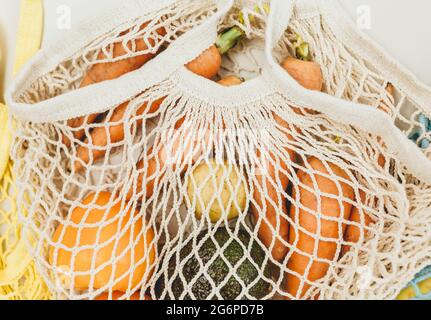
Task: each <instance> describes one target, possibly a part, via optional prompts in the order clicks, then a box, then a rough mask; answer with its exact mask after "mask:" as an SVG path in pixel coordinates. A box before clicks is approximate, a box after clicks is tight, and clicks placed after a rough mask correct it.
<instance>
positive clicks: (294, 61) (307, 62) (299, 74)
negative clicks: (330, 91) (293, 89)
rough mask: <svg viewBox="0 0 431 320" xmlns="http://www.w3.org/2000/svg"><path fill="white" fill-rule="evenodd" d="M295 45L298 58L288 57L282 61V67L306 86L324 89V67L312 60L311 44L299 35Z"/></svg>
mask: <svg viewBox="0 0 431 320" xmlns="http://www.w3.org/2000/svg"><path fill="white" fill-rule="evenodd" d="M294 45H295V49H296V50H295V51H296V58H293V57H288V58H286V59H285V60H284V61H283V62H282V63H281V65H282V67H283V68H284V69H285V70H286V71H287V72H288V73H289V74H290V75H291V76H292V78H294V79H295V80H296V81H297V82H298V83H299V84H301V85H302V86H303V87H304V88H306V89H308V90H315V91H322V89H323V84H324V83H323V74H322V69H321V68H320V66H319V64H318V63H316V62H314V61H311V59H312V57H311V52H310V49H309V44H308V43H306V42H304V41H303V40H302V38H301V37H300V36H299V35H298V36H297V38H296V41H295V42H294Z"/></svg>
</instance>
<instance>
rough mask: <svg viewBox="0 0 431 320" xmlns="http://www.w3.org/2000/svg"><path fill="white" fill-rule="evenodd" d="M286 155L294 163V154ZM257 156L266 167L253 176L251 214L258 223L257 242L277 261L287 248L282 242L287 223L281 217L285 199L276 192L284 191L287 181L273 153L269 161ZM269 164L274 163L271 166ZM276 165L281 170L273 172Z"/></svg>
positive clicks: (287, 233) (282, 256)
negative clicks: (259, 241)
mask: <svg viewBox="0 0 431 320" xmlns="http://www.w3.org/2000/svg"><path fill="white" fill-rule="evenodd" d="M286 153H287V154H288V155H289V158H290V159H291V160H292V161H294V159H295V152H293V151H292V150H288V149H286ZM257 156H258V158H259V161H260V162H261V163H262V164H266V166H265V167H264V168H263V171H262V172H261V173H262V174H257V175H256V183H255V186H254V193H253V198H254V202H253V204H252V212H253V215H254V220H255V222H256V223H259V221H260V219H261V221H260V224H259V238H260V240H261V241H262V243H263V244H264V245H265V246H266V247H267V248H272V251H271V255H272V257H273V258H274V259H275V260H277V261H281V260H283V259H284V257H285V256H286V254H287V252H288V247H287V246H286V244H284V243H283V241H285V242H287V241H288V235H289V222H288V221H287V219H286V218H285V217H286V216H287V214H288V212H287V199H285V198H284V196H283V194H282V193H281V192H280V189H282V190H284V191H287V188H288V186H289V178H288V177H287V176H286V174H285V173H283V171H284V172H287V170H288V167H287V164H286V163H284V162H283V161H282V160H281V159H280V158H279V157H276V156H275V155H274V154H271V156H270V157H271V159H269V157H267V158H265V157H263V156H262V155H261V153H260V152H258V154H257ZM277 160H278V161H277ZM272 161H274V163H275V166H274V165H273V164H272ZM276 166H279V167H280V168H281V170H279V169H277V168H276ZM265 171H266V172H265ZM280 186H281V187H280ZM262 215H263V216H262Z"/></svg>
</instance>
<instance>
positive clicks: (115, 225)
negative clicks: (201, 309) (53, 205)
mask: <svg viewBox="0 0 431 320" xmlns="http://www.w3.org/2000/svg"><path fill="white" fill-rule="evenodd" d="M111 201H112V195H111V194H110V193H108V192H101V193H99V194H98V195H97V194H94V193H92V194H90V195H88V196H87V197H86V198H85V199H84V201H83V202H82V205H81V206H78V207H76V208H75V209H74V210H73V211H72V213H71V215H70V216H69V218H68V223H67V224H60V225H59V226H58V227H57V229H56V231H55V233H54V236H53V242H54V243H55V247H54V246H51V247H50V248H49V261H50V264H51V265H53V266H55V267H57V268H58V269H57V271H61V272H62V273H64V274H66V275H70V276H66V283H70V282H71V281H73V284H74V287H75V289H76V290H87V289H89V288H90V286H91V282H92V279H91V276H90V273H92V272H95V270H97V269H98V268H101V269H100V270H99V271H98V272H97V273H94V278H93V280H94V282H93V286H92V287H93V288H95V289H101V288H104V287H105V286H107V285H108V284H110V283H112V287H111V289H112V290H114V291H122V292H125V291H126V290H127V289H133V288H136V287H137V286H138V285H139V284H140V283H141V281H142V280H144V277H146V279H149V278H150V276H151V274H152V272H153V271H154V270H153V268H154V260H155V256H156V245H155V243H154V231H153V229H152V228H150V227H148V226H145V225H144V224H143V222H142V219H137V220H136V221H131V220H132V219H133V212H130V211H129V212H121V210H122V209H121V203H120V202H119V201H118V202H117V203H115V204H110V202H111ZM90 206H91V207H96V206H97V208H93V209H88V208H89V207H90ZM108 206H112V207H111V208H110V209H109V211H106V209H103V208H104V207H108ZM127 224H131V225H127ZM79 226H80V227H79ZM132 235H133V236H132ZM115 247H116V250H115V251H114V248H115ZM130 247H133V249H131V248H130ZM132 250H133V251H132ZM73 251H74V252H75V254H76V255H75V256H74V257H73V256H72V253H73ZM93 259H94V265H93ZM114 268H115V273H114V270H113V269H114ZM61 272H59V274H61ZM79 273H81V274H79ZM113 273H114V274H113ZM129 282H130V283H129Z"/></svg>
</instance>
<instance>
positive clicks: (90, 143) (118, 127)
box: [75, 27, 243, 172]
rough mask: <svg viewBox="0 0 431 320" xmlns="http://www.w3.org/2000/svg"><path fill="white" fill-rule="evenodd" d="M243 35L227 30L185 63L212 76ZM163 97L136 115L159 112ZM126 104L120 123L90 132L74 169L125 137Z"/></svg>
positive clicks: (116, 115)
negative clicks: (224, 56)
mask: <svg viewBox="0 0 431 320" xmlns="http://www.w3.org/2000/svg"><path fill="white" fill-rule="evenodd" d="M242 35H243V32H242V31H241V30H240V29H239V28H236V27H234V28H232V29H230V30H228V31H226V32H225V33H223V34H221V35H220V36H219V38H218V40H217V42H216V44H215V45H212V46H211V47H210V48H209V49H207V50H205V51H204V52H203V53H202V54H200V55H199V56H198V57H197V58H196V59H194V60H193V61H191V62H189V63H188V64H187V65H186V67H187V68H188V69H189V70H190V71H191V72H193V73H195V74H197V75H200V76H202V77H205V78H207V79H211V78H213V77H214V76H216V75H217V73H218V72H219V70H220V67H221V55H222V54H224V53H226V52H227V51H228V50H229V49H231V48H232V47H233V46H234V45H235V44H236V43H237V41H238V40H239V38H240V37H242ZM164 99H165V98H164V97H163V98H160V99H158V100H156V101H155V102H153V104H152V105H151V107H150V109H149V110H147V107H148V106H147V104H148V103H145V104H144V105H143V106H142V107H140V108H139V109H138V110H137V112H136V115H137V116H139V115H141V114H142V113H144V112H147V113H154V112H156V111H157V110H158V108H159V107H160V106H161V104H162V103H163V101H164ZM127 107H128V102H127V103H124V104H122V105H120V106H119V107H117V109H116V110H114V112H113V114H112V116H111V118H110V119H109V122H110V123H117V124H114V125H109V122H108V125H107V126H104V127H98V128H95V129H94V130H93V131H92V132H91V134H90V137H89V138H88V139H86V141H85V144H84V145H83V146H80V147H79V148H78V151H77V155H78V160H77V161H76V162H75V171H77V172H79V171H80V170H82V169H83V167H84V165H86V164H89V163H90V162H92V163H94V162H95V161H97V160H98V159H100V158H102V157H103V156H104V155H105V154H106V148H105V147H106V146H107V145H108V143H109V142H111V143H115V142H120V141H123V140H124V136H125V133H124V124H123V123H121V121H122V120H123V119H124V114H125V112H126V111H127ZM138 125H139V123H138Z"/></svg>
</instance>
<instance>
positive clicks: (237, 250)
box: [158, 227, 270, 300]
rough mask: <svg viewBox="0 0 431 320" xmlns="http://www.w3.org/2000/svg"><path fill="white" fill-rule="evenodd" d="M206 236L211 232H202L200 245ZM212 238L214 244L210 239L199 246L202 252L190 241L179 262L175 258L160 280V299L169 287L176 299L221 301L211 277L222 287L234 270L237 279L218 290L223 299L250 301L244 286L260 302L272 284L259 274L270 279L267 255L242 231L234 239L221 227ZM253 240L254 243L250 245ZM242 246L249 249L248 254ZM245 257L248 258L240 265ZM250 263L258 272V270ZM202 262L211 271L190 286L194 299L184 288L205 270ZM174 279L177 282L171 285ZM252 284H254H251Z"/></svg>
mask: <svg viewBox="0 0 431 320" xmlns="http://www.w3.org/2000/svg"><path fill="white" fill-rule="evenodd" d="M231 232H232V231H231ZM207 236H208V232H206V231H205V232H202V233H201V234H200V235H199V236H198V239H197V243H199V244H201V243H202V240H203V239H204V238H205V237H207ZM213 237H214V239H215V241H214V240H213V239H212V238H209V239H208V240H206V241H205V242H204V243H202V244H201V245H200V247H199V249H197V248H196V247H194V244H193V241H192V240H191V241H189V242H188V243H187V244H186V245H185V246H184V247H183V248H182V249H181V251H180V254H179V257H180V261H177V260H176V259H177V256H176V255H174V256H173V257H172V258H171V259H170V261H169V264H168V270H167V274H166V272H165V273H163V274H162V275H161V278H160V279H159V280H158V287H159V290H158V291H159V292H160V293H159V296H160V297H161V298H165V297H162V293H163V291H164V290H165V288H166V287H167V286H169V287H170V288H171V290H172V293H173V296H174V298H175V299H186V300H190V299H197V300H210V299H218V296H216V295H214V294H213V291H214V290H215V289H216V287H214V286H213V285H212V283H211V282H210V280H209V278H211V279H212V281H214V284H215V286H220V285H221V283H222V282H224V281H225V280H226V278H227V277H228V276H229V273H230V271H232V270H233V269H234V271H233V272H234V274H235V276H236V277H234V276H233V275H230V276H229V279H228V280H227V282H226V284H224V285H223V286H222V287H221V289H220V290H217V291H218V292H219V294H220V296H221V297H222V299H224V300H234V299H242V300H244V299H247V298H249V297H247V296H245V294H244V293H243V288H245V287H247V290H245V293H247V294H248V295H249V296H251V297H253V298H255V299H261V298H263V297H265V296H266V295H267V294H268V291H269V288H270V284H269V283H268V282H267V281H266V280H265V279H264V278H260V275H259V274H260V273H263V274H264V275H265V277H266V278H269V276H270V274H269V267H268V266H267V265H264V259H265V253H264V252H263V250H262V249H261V248H260V247H259V245H258V244H257V243H256V242H254V241H253V240H252V239H251V238H250V236H249V234H248V233H247V232H245V231H242V230H241V231H239V233H238V235H236V236H234V237H232V235H231V233H230V232H229V231H228V230H227V229H226V228H224V227H220V228H219V229H218V230H217V231H216V232H215V234H214V236H213ZM250 241H253V242H252V244H251V246H250ZM228 242H229V245H228V246H227V247H226V248H225V249H224V251H223V253H220V249H219V248H221V247H223V246H225V245H226V244H227V243H228ZM241 245H242V246H244V247H245V248H250V249H247V250H248V251H247V252H245V251H244V249H243V247H242V246H241ZM245 255H247V256H249V257H248V258H246V259H245V260H243V261H242V262H241V263H239V261H240V260H241V259H243V258H244V256H245ZM214 256H216V258H215V260H214V261H213V262H212V263H211V264H210V265H209V261H210V260H211V259H214ZM185 259H187V261H186V262H185V264H184V265H181V266H180V265H179V262H181V263H182V262H184V260H185ZM251 260H252V261H253V262H254V264H255V265H257V266H258V268H259V269H256V267H255V265H254V264H253V263H252V261H251ZM201 263H202V264H203V265H204V267H206V268H208V269H207V270H208V271H207V272H206V276H205V275H201V276H199V277H198V278H197V279H196V281H194V283H193V286H192V287H191V292H192V293H193V297H192V296H191V295H190V294H189V293H185V292H184V291H185V288H184V286H185V285H189V284H190V282H191V281H192V280H193V279H194V278H195V277H196V276H197V275H198V273H199V272H200V271H201V270H202V267H201ZM173 277H175V279H174V280H173V282H172V281H171V280H172V278H173ZM237 278H239V279H241V280H242V282H243V283H240V282H239V281H238V280H237ZM256 280H257V281H256ZM184 281H185V282H184ZM252 283H254V285H251V284H252ZM183 295H184V296H183Z"/></svg>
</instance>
